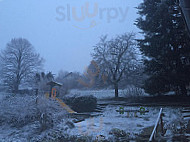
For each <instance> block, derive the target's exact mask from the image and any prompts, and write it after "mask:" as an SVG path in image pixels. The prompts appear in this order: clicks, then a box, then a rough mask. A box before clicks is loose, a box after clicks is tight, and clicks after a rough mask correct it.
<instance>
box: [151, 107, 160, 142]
mask: <svg viewBox="0 0 190 142" xmlns="http://www.w3.org/2000/svg"><path fill="white" fill-rule="evenodd" d="M161 117H162V108H161V109H160V112H159V114H158V118H157V120H156V123H155V126H154V129H153V131H152V134H151V136H150V139H149V142H152V141H153V140H154V139H155V135H156V130H157V128H158V125H159V121H160V118H161ZM162 125H163V124H162Z"/></svg>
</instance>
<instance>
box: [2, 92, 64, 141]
mask: <svg viewBox="0 0 190 142" xmlns="http://www.w3.org/2000/svg"><path fill="white" fill-rule="evenodd" d="M37 102H38V103H36V97H35V96H29V95H22V96H21V95H19V94H17V95H14V96H13V95H11V96H7V97H5V98H4V99H3V100H1V101H0V116H1V117H0V126H1V129H0V139H2V140H5V141H8V139H7V138H8V136H9V139H10V138H12V140H13V141H16V140H21V139H22V138H23V139H27V140H29V139H30V138H31V137H35V135H39V134H42V133H44V135H45V133H46V132H47V131H50V130H51V129H56V128H57V127H59V124H60V123H62V124H64V123H66V122H67V121H68V119H67V114H68V113H67V112H66V111H65V110H64V109H63V108H62V107H61V106H60V105H59V103H58V102H57V101H56V100H53V99H47V98H45V97H44V96H41V97H39V98H38V101H37ZM62 128H63V129H66V125H62ZM15 139H16V140H15ZM10 141H11V140H10Z"/></svg>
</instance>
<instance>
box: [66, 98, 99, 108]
mask: <svg viewBox="0 0 190 142" xmlns="http://www.w3.org/2000/svg"><path fill="white" fill-rule="evenodd" d="M64 101H65V102H66V104H68V105H69V106H71V108H72V109H73V110H74V111H76V112H92V111H94V109H95V108H96V106H97V99H96V98H95V97H93V96H92V95H91V96H81V97H70V98H64Z"/></svg>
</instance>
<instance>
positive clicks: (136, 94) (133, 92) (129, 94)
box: [123, 87, 146, 97]
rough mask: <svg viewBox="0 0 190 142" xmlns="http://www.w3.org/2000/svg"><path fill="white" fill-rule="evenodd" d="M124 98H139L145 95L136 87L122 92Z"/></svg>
mask: <svg viewBox="0 0 190 142" xmlns="http://www.w3.org/2000/svg"><path fill="white" fill-rule="evenodd" d="M123 94H124V96H125V97H140V96H146V93H145V92H144V90H143V89H141V88H138V87H130V88H127V89H126V90H125V91H124V92H123Z"/></svg>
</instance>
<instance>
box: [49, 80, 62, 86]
mask: <svg viewBox="0 0 190 142" xmlns="http://www.w3.org/2000/svg"><path fill="white" fill-rule="evenodd" d="M47 85H50V86H60V87H61V86H62V84H61V83H58V82H55V81H50V82H48V83H47Z"/></svg>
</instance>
